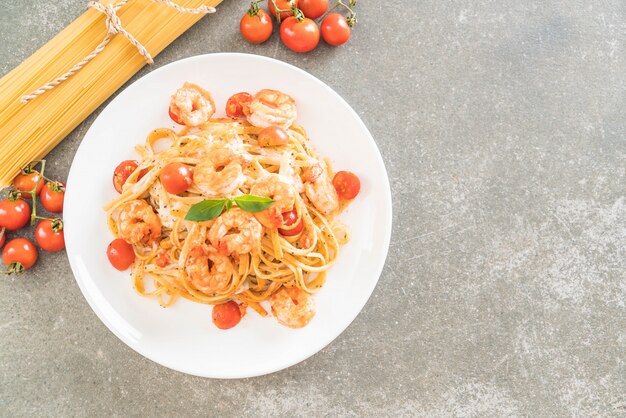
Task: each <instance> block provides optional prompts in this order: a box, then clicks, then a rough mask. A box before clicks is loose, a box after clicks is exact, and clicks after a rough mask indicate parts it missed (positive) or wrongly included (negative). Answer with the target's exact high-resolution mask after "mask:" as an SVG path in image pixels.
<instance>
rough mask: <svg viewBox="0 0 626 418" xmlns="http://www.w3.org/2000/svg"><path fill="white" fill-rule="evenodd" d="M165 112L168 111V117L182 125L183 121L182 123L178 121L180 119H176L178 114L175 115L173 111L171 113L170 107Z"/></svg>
mask: <svg viewBox="0 0 626 418" xmlns="http://www.w3.org/2000/svg"><path fill="white" fill-rule="evenodd" d="M167 113H169V115H170V118H171V119H172V120H173V121H174V122H175V123H177V124H179V125H184V123H182V122H181V121H180V119H178V116H176V115H175V114H173V113H172V109H171V108H170V109H168V110H167Z"/></svg>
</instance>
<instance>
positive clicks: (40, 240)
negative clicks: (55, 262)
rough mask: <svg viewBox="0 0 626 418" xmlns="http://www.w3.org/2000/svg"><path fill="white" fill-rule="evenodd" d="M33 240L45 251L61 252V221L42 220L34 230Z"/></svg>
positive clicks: (63, 240) (63, 238) (62, 244)
mask: <svg viewBox="0 0 626 418" xmlns="http://www.w3.org/2000/svg"><path fill="white" fill-rule="evenodd" d="M35 240H36V241H37V244H39V246H40V247H41V248H42V249H44V250H46V251H50V252H53V251H61V250H62V249H63V248H65V236H64V234H63V221H61V220H60V219H44V220H43V221H41V222H39V223H38V224H37V228H35Z"/></svg>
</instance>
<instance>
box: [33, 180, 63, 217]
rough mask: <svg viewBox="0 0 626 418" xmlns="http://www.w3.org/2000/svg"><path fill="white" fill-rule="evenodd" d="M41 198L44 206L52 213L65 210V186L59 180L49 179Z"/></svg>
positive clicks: (42, 190)
mask: <svg viewBox="0 0 626 418" xmlns="http://www.w3.org/2000/svg"><path fill="white" fill-rule="evenodd" d="M39 200H40V201H41V204H42V205H43V207H44V208H45V209H46V210H47V211H48V212H52V213H61V212H63V201H64V200H65V186H64V185H63V183H61V182H59V181H54V182H52V181H49V182H48V183H46V185H45V186H43V189H41V194H40V195H39Z"/></svg>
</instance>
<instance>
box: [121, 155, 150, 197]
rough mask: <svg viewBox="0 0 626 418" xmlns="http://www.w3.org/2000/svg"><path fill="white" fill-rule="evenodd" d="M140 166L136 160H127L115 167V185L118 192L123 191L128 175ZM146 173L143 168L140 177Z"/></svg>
mask: <svg viewBox="0 0 626 418" xmlns="http://www.w3.org/2000/svg"><path fill="white" fill-rule="evenodd" d="M138 166H139V163H137V161H135V160H125V161H122V162H121V163H120V164H119V165H118V166H117V167H115V171H113V187H115V190H117V192H118V193H122V186H124V183H126V180H128V177H130V175H131V174H133V172H134V171H135V170H136V169H137V167H138ZM145 174H146V172H145V170H142V172H141V173H140V174H139V178H142V177H143V176H144V175H145Z"/></svg>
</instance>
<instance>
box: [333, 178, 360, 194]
mask: <svg viewBox="0 0 626 418" xmlns="http://www.w3.org/2000/svg"><path fill="white" fill-rule="evenodd" d="M333 186H335V189H336V190H337V194H338V195H339V197H340V198H342V199H346V200H350V199H354V198H355V197H356V195H358V194H359V191H360V190H361V180H359V178H358V177H357V176H356V174H354V173H351V172H349V171H340V172H338V173H337V174H335V177H334V178H333Z"/></svg>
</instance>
